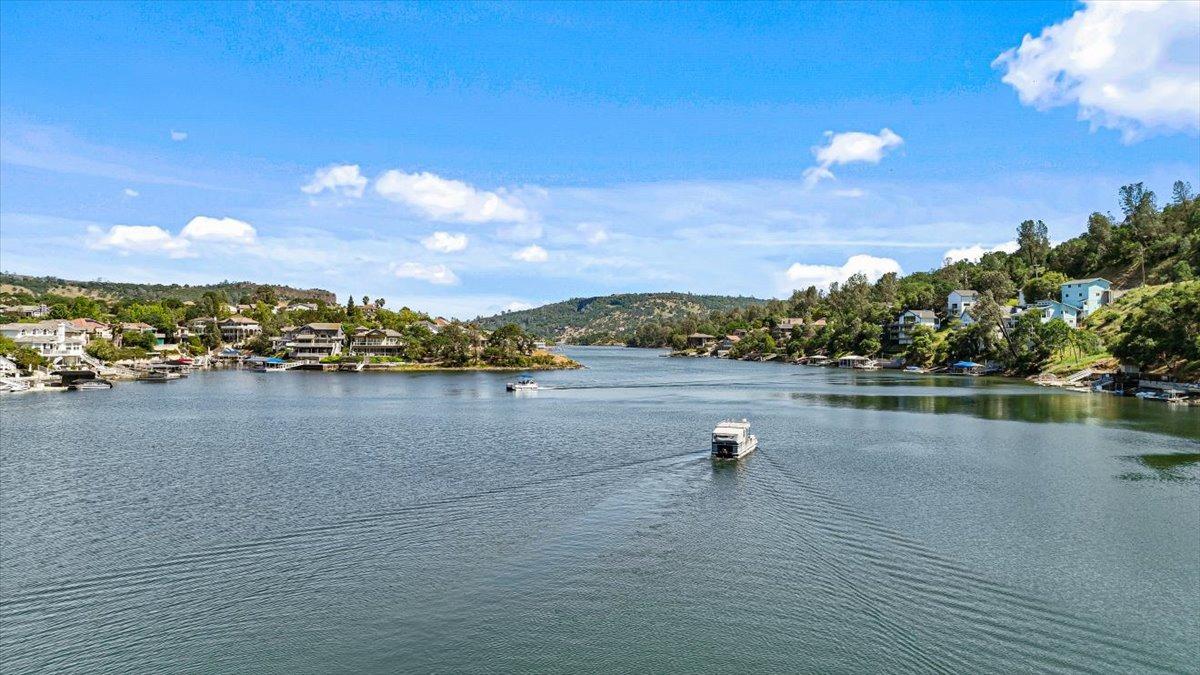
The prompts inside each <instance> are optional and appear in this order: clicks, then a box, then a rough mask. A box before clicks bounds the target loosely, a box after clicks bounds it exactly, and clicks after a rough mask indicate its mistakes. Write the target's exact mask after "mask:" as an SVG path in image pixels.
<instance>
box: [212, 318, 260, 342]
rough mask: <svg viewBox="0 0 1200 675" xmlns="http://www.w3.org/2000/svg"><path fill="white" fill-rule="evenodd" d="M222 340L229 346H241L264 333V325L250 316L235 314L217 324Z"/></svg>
mask: <svg viewBox="0 0 1200 675" xmlns="http://www.w3.org/2000/svg"><path fill="white" fill-rule="evenodd" d="M217 327H218V328H220V329H221V339H222V340H223V341H225V342H228V343H229V344H233V345H240V344H242V343H243V342H245V341H246V340H249V339H250V338H252V337H254V336H255V335H258V334H259V333H261V332H262V325H261V324H259V323H258V322H257V321H255V320H254V319H251V318H250V317H248V316H241V315H239V314H235V315H233V316H231V317H229V318H227V319H221V320H220V321H219V322H218V323H217Z"/></svg>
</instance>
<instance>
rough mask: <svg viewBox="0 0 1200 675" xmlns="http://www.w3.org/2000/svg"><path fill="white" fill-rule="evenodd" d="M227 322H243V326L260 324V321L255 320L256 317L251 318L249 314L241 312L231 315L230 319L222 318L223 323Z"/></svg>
mask: <svg viewBox="0 0 1200 675" xmlns="http://www.w3.org/2000/svg"><path fill="white" fill-rule="evenodd" d="M227 323H236V324H241V325H243V326H249V325H250V324H254V325H255V326H257V325H258V322H257V321H255V320H254V319H251V318H250V317H248V316H242V315H240V314H234V315H233V316H231V317H229V318H228V319H222V320H221V324H222V325H224V324H227Z"/></svg>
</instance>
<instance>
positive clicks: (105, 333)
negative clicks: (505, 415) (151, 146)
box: [0, 275, 582, 379]
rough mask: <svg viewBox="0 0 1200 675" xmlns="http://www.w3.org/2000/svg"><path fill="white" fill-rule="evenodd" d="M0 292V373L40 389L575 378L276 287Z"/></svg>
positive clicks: (523, 348) (538, 352)
mask: <svg viewBox="0 0 1200 675" xmlns="http://www.w3.org/2000/svg"><path fill="white" fill-rule="evenodd" d="M30 279H33V282H31V281H30ZM0 281H2V282H3V283H4V286H3V290H2V291H0V324H2V325H0V355H2V356H4V357H5V358H4V359H3V360H0V367H2V368H7V369H8V370H9V371H12V370H14V369H15V370H17V371H19V372H26V373H29V374H30V375H31V376H32V375H38V376H40V377H43V379H44V377H48V376H49V375H50V373H51V371H63V370H74V369H80V368H83V369H91V370H95V371H97V372H99V371H102V370H106V369H107V370H108V371H110V372H111V373H112V375H113V377H115V378H119V377H121V376H124V377H130V376H133V375H136V372H135V371H138V370H146V369H147V368H153V367H155V366H158V365H170V364H168V363H165V362H168V361H174V362H176V363H175V364H174V365H182V364H181V363H180V362H181V361H186V362H187V364H188V365H199V364H204V365H243V364H247V365H249V364H253V365H256V366H261V367H264V368H265V367H267V366H268V365H270V366H272V367H274V368H276V369H288V368H290V367H305V368H312V369H319V370H335V369H339V370H341V369H350V370H366V369H370V370H382V371H394V372H410V371H431V370H445V371H456V370H459V371H467V370H474V371H487V370H495V371H503V372H507V371H522V370H539V371H544V370H560V369H571V368H579V367H582V366H581V364H579V363H577V362H575V361H573V360H571V359H569V358H567V357H565V356H563V355H561V354H554V353H551V352H549V351H548V350H547V344H545V343H543V342H542V341H540V340H537V339H535V338H534V336H532V335H531V334H529V333H527V332H526V331H524V330H522V329H521V328H520V327H518V326H516V325H513V324H506V325H502V326H499V327H497V328H495V329H494V330H486V329H483V328H481V327H479V326H478V325H476V324H474V323H466V322H462V321H451V320H447V319H444V318H442V317H431V316H430V315H429V314H426V313H424V312H419V311H415V310H412V309H410V308H408V307H401V308H400V309H398V310H392V309H389V308H387V307H385V304H386V300H385V299H384V298H375V299H373V300H372V299H371V298H370V297H368V296H362V299H361V302H358V301H356V299H355V298H353V297H351V298H348V299H347V301H346V303H345V304H344V305H343V304H339V303H329V302H326V300H327V299H329V298H332V294H327V293H328V292H327V291H321V290H319V289H317V290H315V291H314V293H315V295H314V297H311V298H297V297H294V295H293V294H294V293H296V292H302V291H295V289H288V290H287V292H286V293H284V294H282V295H281V293H280V289H281V288H286V287H279V286H271V285H258V286H253V290H252V291H251V292H249V293H247V294H244V295H240V296H238V297H230V296H229V295H227V294H226V292H225V291H224V290H222V289H223V288H247V287H249V286H250V285H249V284H247V283H244V282H238V283H228V282H227V283H224V284H220V285H217V287H211V286H210V287H207V290H204V291H202V292H200V294H199V295H195V294H194V291H195V289H194V288H191V287H188V288H190V290H191V291H192V292H193V295H191V296H188V297H195V298H196V299H195V300H190V299H189V300H183V299H181V298H179V297H175V296H173V295H167V296H166V297H161V298H158V299H155V300H144V299H141V298H143V297H144V296H145V293H144V292H141V290H140V289H139V287H137V286H136V285H129V284H109V285H106V286H105V287H104V288H119V289H126V290H128V289H130V288H131V287H132V289H133V290H132V293H133V296H134V297H116V298H114V297H109V296H105V295H99V296H97V295H95V294H90V293H85V292H71V293H70V294H69V295H64V294H61V293H63V292H65V291H67V289H74V290H78V289H82V288H84V287H82V286H77V285H75V284H76V282H65V281H63V280H60V279H52V278H40V279H39V278H30V277H16V276H14V275H5V276H4V277H3V278H2V279H0ZM17 281H25V282H26V283H29V285H30V286H33V287H35V288H36V287H39V285H40V286H41V287H45V286H47V285H49V284H54V286H53V288H54V289H55V290H57V291H59V292H58V293H51V292H45V293H40V294H37V293H34V292H32V291H31V290H30V289H29V288H26V287H24V286H18V285H15V283H14V282H17ZM35 282H36V283H35ZM81 283H86V282H81ZM164 288H165V289H166V290H165V291H164V290H163V289H164ZM173 288H175V287H154V292H156V293H157V292H170V291H171V289H173ZM344 366H350V367H349V368H345V367H344ZM19 372H18V374H19ZM10 375H11V372H10Z"/></svg>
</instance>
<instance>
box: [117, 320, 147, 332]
mask: <svg viewBox="0 0 1200 675" xmlns="http://www.w3.org/2000/svg"><path fill="white" fill-rule="evenodd" d="M121 329H122V330H141V331H146V330H154V326H151V325H150V324H148V323H142V322H141V321H127V322H125V323H123V324H121Z"/></svg>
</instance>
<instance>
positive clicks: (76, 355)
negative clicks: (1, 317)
mask: <svg viewBox="0 0 1200 675" xmlns="http://www.w3.org/2000/svg"><path fill="white" fill-rule="evenodd" d="M0 335H3V336H4V337H7V338H11V339H12V341H13V342H16V343H17V345H18V346H21V347H32V348H33V349H34V350H36V351H37V353H39V354H41V355H42V356H43V357H45V358H46V359H47V360H49V361H50V363H51V365H54V366H74V365H77V364H78V363H79V361H80V360H81V359H82V358H83V355H84V352H83V347H84V345H86V344H87V336H86V335H85V334H84V332H83V331H82V330H80V329H78V328H76V327H75V326H73V325H71V322H70V321H66V320H63V319H50V320H48V321H38V322H37V323H6V324H2V325H0Z"/></svg>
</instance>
